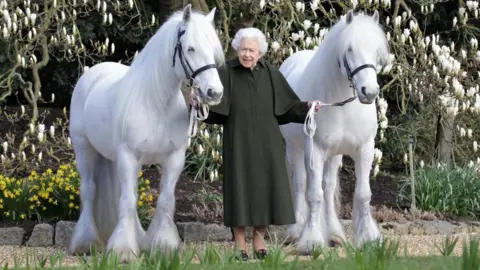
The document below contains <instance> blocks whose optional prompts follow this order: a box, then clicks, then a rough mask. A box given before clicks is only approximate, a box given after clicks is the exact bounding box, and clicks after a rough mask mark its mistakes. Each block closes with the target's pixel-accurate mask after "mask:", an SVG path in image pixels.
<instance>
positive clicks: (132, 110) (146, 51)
mask: <svg viewBox="0 0 480 270" xmlns="http://www.w3.org/2000/svg"><path fill="white" fill-rule="evenodd" d="M182 17H183V12H182V11H177V12H174V13H173V14H172V15H171V16H170V17H169V18H168V19H167V20H166V21H165V22H164V24H162V25H161V26H160V28H159V29H158V30H157V31H156V33H155V34H154V35H153V37H152V38H150V40H149V41H148V42H147V44H146V45H145V47H144V48H143V49H142V50H141V51H140V52H139V54H138V55H137V56H136V57H135V58H134V60H133V61H132V63H131V65H130V67H129V69H128V71H127V72H126V74H125V76H123V77H122V78H121V79H120V80H119V81H118V83H117V84H116V85H117V87H112V89H111V91H115V92H116V94H115V99H116V103H115V109H114V110H113V112H112V113H113V115H112V116H113V117H112V119H113V121H114V123H115V125H120V126H114V129H113V131H112V132H113V134H112V135H113V139H114V140H115V139H120V138H121V137H123V135H124V129H125V125H126V123H127V122H128V120H129V119H139V117H141V116H143V117H147V119H151V120H153V121H155V120H157V122H156V123H155V124H152V126H151V127H150V131H153V130H157V129H158V125H162V126H164V125H169V124H170V123H168V122H169V121H171V120H172V117H169V114H170V113H178V110H177V111H175V109H173V110H172V109H171V108H170V109H168V106H170V107H171V106H172V104H171V100H172V98H173V97H175V96H176V95H178V93H179V91H180V87H181V81H179V80H177V75H176V74H175V68H176V67H177V66H181V63H180V61H179V60H178V58H176V59H175V67H174V66H173V54H174V50H175V46H176V43H177V37H178V31H179V29H180V28H181V27H182V26H183V18H182ZM189 45H196V46H195V48H196V52H198V53H201V54H210V53H211V52H210V51H211V50H212V49H213V52H214V59H215V61H216V62H217V63H219V64H221V63H223V62H224V61H225V59H224V51H223V47H222V44H221V43H220V40H219V38H218V36H217V33H216V31H215V28H214V25H213V24H212V23H211V21H209V20H208V18H207V17H206V16H205V15H204V14H202V13H199V12H197V11H194V10H192V12H191V19H190V23H188V24H187V26H186V28H185V34H184V35H183V36H182V46H183V47H184V50H185V51H186V48H188V46H189ZM200 45H201V46H200ZM193 68H194V69H195V68H197V67H193ZM114 88H117V89H114ZM172 111H174V112H172ZM160 119H161V121H162V122H160V121H158V120H160ZM117 132H121V133H120V134H117ZM118 135H120V136H118Z"/></svg>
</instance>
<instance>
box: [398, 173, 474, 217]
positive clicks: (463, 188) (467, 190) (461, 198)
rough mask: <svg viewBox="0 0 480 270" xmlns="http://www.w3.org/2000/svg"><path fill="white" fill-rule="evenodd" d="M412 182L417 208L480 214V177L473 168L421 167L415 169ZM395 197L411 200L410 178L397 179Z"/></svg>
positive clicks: (440, 211) (449, 212) (471, 215)
mask: <svg viewBox="0 0 480 270" xmlns="http://www.w3.org/2000/svg"><path fill="white" fill-rule="evenodd" d="M414 183H415V202H416V206H417V208H418V209H420V210H424V211H433V212H438V213H448V214H453V215H455V216H462V217H467V216H468V217H477V218H478V217H480V203H479V202H480V176H479V174H478V170H477V169H476V168H475V167H455V168H450V167H447V166H442V165H437V166H429V167H421V168H419V169H418V170H416V172H415V180H414ZM398 200H399V201H400V202H408V203H411V179H410V177H405V178H403V179H401V181H400V191H399V197H398Z"/></svg>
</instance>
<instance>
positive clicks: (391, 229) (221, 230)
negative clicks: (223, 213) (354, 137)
mask: <svg viewBox="0 0 480 270" xmlns="http://www.w3.org/2000/svg"><path fill="white" fill-rule="evenodd" d="M341 223H342V225H343V226H344V228H345V233H346V234H347V235H352V234H353V231H352V226H351V225H352V221H351V220H341ZM74 226H75V222H73V221H59V222H57V223H56V224H55V226H52V225H50V224H47V223H42V224H37V225H35V227H34V228H33V231H32V233H31V235H30V236H29V237H28V235H27V231H26V230H25V229H23V228H21V227H8V228H0V245H17V246H18V245H25V246H29V247H55V248H59V249H66V248H67V247H68V245H69V243H70V238H71V234H72V230H73V228H74ZM379 226H380V228H381V231H382V233H384V234H386V235H392V234H393V235H407V234H410V235H432V234H441V235H442V234H443V235H447V234H453V233H477V232H480V222H479V221H467V222H447V221H440V220H435V221H426V220H415V221H407V222H404V223H399V222H385V223H380V224H379ZM177 228H178V231H179V234H180V237H181V239H182V240H183V241H184V242H190V243H194V242H204V241H212V242H225V241H231V240H232V234H231V231H230V228H227V227H225V226H223V225H219V224H204V223H201V222H179V223H177ZM285 228H286V227H285V226H272V227H271V228H270V229H269V231H268V234H267V237H269V238H273V237H274V235H277V236H279V237H281V235H282V234H283V232H285ZM247 237H249V238H250V237H251V231H247ZM26 238H27V239H26Z"/></svg>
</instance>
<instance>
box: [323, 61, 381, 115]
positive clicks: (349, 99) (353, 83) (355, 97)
mask: <svg viewBox="0 0 480 270" xmlns="http://www.w3.org/2000/svg"><path fill="white" fill-rule="evenodd" d="M343 65H344V66H345V71H346V72H347V78H348V80H349V81H350V83H351V85H350V87H352V89H353V97H350V98H348V99H346V100H344V101H341V102H335V103H333V104H332V106H343V105H345V104H347V103H349V102H352V101H354V100H355V99H357V93H356V92H355V80H354V79H353V76H355V74H357V73H358V72H360V70H362V69H366V68H372V69H373V70H375V72H376V71H377V68H376V67H375V66H374V65H372V64H363V65H361V66H359V67H357V68H356V69H354V70H353V71H352V69H351V68H350V66H349V65H348V61H347V57H346V55H344V56H343ZM338 67H339V68H341V65H340V61H338Z"/></svg>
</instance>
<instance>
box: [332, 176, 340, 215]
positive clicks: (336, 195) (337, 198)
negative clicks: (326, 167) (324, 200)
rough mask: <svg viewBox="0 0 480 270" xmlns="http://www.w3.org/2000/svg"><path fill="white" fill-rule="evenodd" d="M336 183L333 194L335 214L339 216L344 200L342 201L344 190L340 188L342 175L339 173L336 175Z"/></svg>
mask: <svg viewBox="0 0 480 270" xmlns="http://www.w3.org/2000/svg"><path fill="white" fill-rule="evenodd" d="M335 181H336V182H337V183H336V185H335V190H334V193H333V201H334V205H335V212H336V213H337V215H340V211H341V208H342V200H341V198H342V197H341V195H342V188H341V187H340V175H339V173H338V172H337V173H336V175H335Z"/></svg>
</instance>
